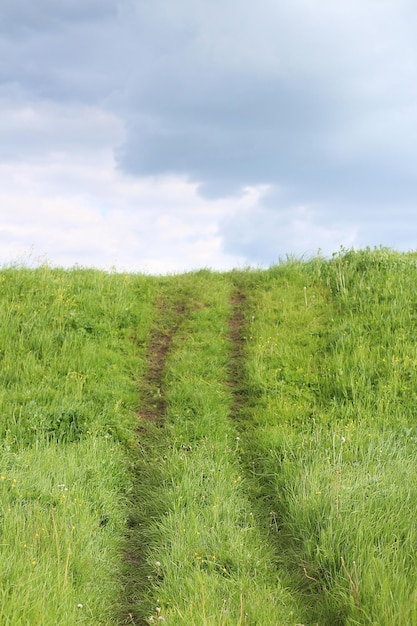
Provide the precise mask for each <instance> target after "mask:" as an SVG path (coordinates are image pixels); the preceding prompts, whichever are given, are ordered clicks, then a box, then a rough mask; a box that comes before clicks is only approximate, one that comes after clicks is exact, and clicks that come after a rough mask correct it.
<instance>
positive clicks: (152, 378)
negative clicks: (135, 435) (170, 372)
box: [138, 302, 186, 423]
mask: <svg viewBox="0 0 417 626" xmlns="http://www.w3.org/2000/svg"><path fill="white" fill-rule="evenodd" d="M185 312H186V307H185V304H184V303H181V304H179V305H177V306H176V308H175V309H174V311H168V310H167V307H166V304H165V303H163V302H162V303H161V304H160V320H161V321H160V324H158V325H157V326H156V328H155V329H154V331H153V333H152V335H151V340H150V343H149V347H148V350H147V355H146V362H147V367H146V371H145V375H144V377H143V379H142V382H141V406H140V409H139V411H138V415H139V417H140V418H141V419H143V420H145V421H152V422H157V423H162V422H163V419H164V415H165V409H166V404H165V397H164V391H163V377H164V371H165V362H166V359H167V356H168V353H169V351H170V349H171V345H172V340H173V338H174V336H175V334H176V333H177V331H178V329H179V327H180V325H181V323H182V321H183V318H184V315H185ZM171 317H172V321H171V323H169V322H168V323H167V319H166V318H171Z"/></svg>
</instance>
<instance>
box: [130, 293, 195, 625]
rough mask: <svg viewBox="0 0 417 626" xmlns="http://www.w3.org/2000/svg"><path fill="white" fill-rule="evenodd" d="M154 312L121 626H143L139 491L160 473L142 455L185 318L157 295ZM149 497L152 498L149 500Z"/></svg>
mask: <svg viewBox="0 0 417 626" xmlns="http://www.w3.org/2000/svg"><path fill="white" fill-rule="evenodd" d="M155 307H156V309H157V310H158V313H157V316H156V322H155V323H154V328H153V330H152V331H151V335H150V340H149V345H148V348H147V351H146V357H145V360H146V366H145V371H144V374H143V376H142V379H141V383H140V406H139V409H138V411H137V415H138V426H137V429H136V432H137V437H138V451H137V454H136V459H135V460H134V462H133V464H134V470H133V473H134V484H133V488H132V493H131V495H130V502H131V505H130V515H129V518H128V521H127V537H126V545H125V550H124V557H123V559H124V570H125V574H124V597H123V600H122V605H123V609H122V611H121V619H120V624H121V625H127V624H130V625H132V624H135V625H136V626H146V625H147V624H148V620H147V619H145V617H144V615H143V609H141V604H142V600H143V598H144V597H145V596H146V594H147V592H148V589H149V578H150V576H149V572H148V571H147V570H148V566H147V563H146V551H147V539H146V528H147V525H148V523H149V520H152V519H153V518H154V514H153V511H152V510H150V509H149V508H148V509H146V510H145V509H144V508H143V507H140V504H139V503H140V499H141V497H140V494H143V491H144V489H145V490H146V491H147V492H148V493H154V494H155V495H156V494H157V492H158V487H159V482H158V480H159V477H158V476H157V475H155V473H152V472H149V471H148V470H147V458H149V455H151V454H152V450H153V447H154V445H155V429H156V430H157V431H158V433H159V435H157V436H159V437H160V438H162V437H163V431H164V424H165V415H166V398H165V390H164V374H165V369H166V361H167V358H168V356H169V354H170V351H171V348H172V344H173V341H174V338H175V336H176V335H177V333H178V331H179V329H180V327H181V325H182V323H183V321H184V319H185V318H186V316H187V315H188V313H189V307H188V306H187V302H186V301H185V300H181V301H179V302H178V301H177V302H175V303H173V302H172V301H168V299H162V298H161V299H160V300H159V301H158V302H157V303H156V304H155ZM150 501H152V499H150Z"/></svg>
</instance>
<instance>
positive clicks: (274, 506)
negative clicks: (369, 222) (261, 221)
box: [0, 249, 417, 626]
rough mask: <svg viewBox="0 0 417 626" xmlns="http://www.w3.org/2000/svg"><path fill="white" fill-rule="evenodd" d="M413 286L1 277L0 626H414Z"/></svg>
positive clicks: (275, 274)
mask: <svg viewBox="0 0 417 626" xmlns="http://www.w3.org/2000/svg"><path fill="white" fill-rule="evenodd" d="M416 272H417V260H416V256H415V255H414V254H399V253H396V252H393V251H390V250H386V249H376V250H362V251H357V252H353V251H349V250H342V251H341V252H340V253H338V254H335V255H334V256H333V258H332V259H330V260H324V259H321V258H319V257H318V258H315V259H312V260H311V261H305V262H301V261H297V260H292V259H290V260H288V261H287V262H285V263H281V264H280V265H278V266H276V267H272V268H270V269H269V270H265V271H252V270H247V271H234V272H230V273H225V274H218V273H211V272H209V271H206V270H204V271H200V272H196V273H191V274H185V275H180V276H168V277H160V278H156V277H146V276H140V275H129V274H120V275H118V274H106V273H104V272H99V271H93V270H83V269H74V270H70V271H63V270H52V269H50V268H48V267H46V266H45V267H41V268H39V269H36V270H29V269H26V268H24V267H11V268H4V269H3V270H1V271H0V403H1V420H0V435H1V446H0V531H1V535H0V556H1V558H0V623H1V624H3V623H4V624H7V625H15V624H16V625H20V624H28V625H32V624H39V625H51V626H52V625H54V626H55V625H56V624H62V625H65V624H68V625H70V624H76V623H84V624H92V625H93V624H132V623H136V624H152V623H157V622H164V623H168V624H173V625H176V624H178V625H181V624H184V625H185V624H187V625H188V624H195V625H196V626H201V625H204V624H205V625H207V626H211V625H213V626H214V625H216V626H217V625H218V626H228V625H231V626H233V625H238V624H241V625H244V624H247V625H248V626H249V625H259V626H265V625H271V626H275V625H277V624H278V625H283V626H285V625H288V626H296V625H299V624H304V625H305V626H313V625H314V624H320V626H322V625H329V626H337V625H340V626H342V625H343V626H353V625H362V624H364V625H366V624H369V625H371V624H378V626H403V625H404V624H407V625H408V624H410V625H411V626H412V625H414V624H415V625H416V626H417V586H416V583H415V571H416V566H417V527H416V525H415V523H414V517H415V510H416V506H417V487H416V480H415V467H416V462H417V452H416V443H417V428H416V423H415V406H416V398H417V391H416V390H417V347H416V345H417V344H416V342H415V323H416V320H417V294H416V292H415V288H414V285H415V278H416ZM158 342H159V343H158ZM164 342H165V343H164ZM161 345H165V348H164V351H163V352H161V353H160V355H159V357H156V356H155V354H156V352H155V351H157V350H158V349H159V348H158V346H161ZM150 350H153V351H154V354H153V356H152V355H151V354H150ZM158 359H159V360H160V366H158V367H156V362H157V361H158ZM149 372H150V373H151V374H152V372H153V378H152V376H151V374H149ZM155 372H156V374H155ZM152 411H154V412H155V413H158V412H159V414H158V415H157V419H145V416H146V417H147V418H149V416H150V415H151V414H152ZM141 415H142V417H141Z"/></svg>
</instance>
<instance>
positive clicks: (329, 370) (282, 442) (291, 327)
mask: <svg viewBox="0 0 417 626" xmlns="http://www.w3.org/2000/svg"><path fill="white" fill-rule="evenodd" d="M415 272H416V265H415V260H414V258H413V257H411V256H407V255H399V254H396V253H393V252H390V251H387V250H378V251H372V252H371V251H369V250H366V251H362V252H359V253H353V252H350V251H349V252H342V253H341V254H340V255H337V256H335V257H334V258H333V260H332V261H330V262H328V263H320V262H318V261H317V260H316V261H314V262H312V263H310V264H308V263H307V264H295V265H294V264H293V265H291V264H290V265H287V266H286V267H281V268H277V269H276V270H275V271H274V275H275V280H274V281H272V282H271V277H267V276H265V277H263V281H262V283H261V285H260V286H258V287H257V290H256V291H252V296H251V301H252V307H253V309H252V314H253V320H252V318H251V322H250V327H251V333H252V337H253V338H252V340H251V342H250V343H249V345H248V363H247V385H248V389H249V393H250V395H251V397H252V398H253V397H257V401H256V403H255V407H254V409H253V415H252V424H256V431H253V430H251V431H250V432H251V437H252V438H254V439H255V441H256V446H255V447H253V448H252V451H251V455H252V458H253V459H254V462H256V464H257V466H258V473H259V476H260V477H259V480H260V482H261V485H262V487H261V489H263V492H264V495H265V497H266V496H267V497H268V498H269V501H270V504H271V506H273V507H274V509H273V510H274V516H275V518H276V519H277V524H278V525H279V526H280V528H281V531H280V532H281V534H282V536H283V537H285V539H284V541H283V540H282V539H280V538H277V542H278V543H280V544H281V546H282V549H283V552H284V555H285V561H286V562H287V566H288V567H289V568H290V569H292V570H293V571H294V572H295V571H297V569H298V574H299V587H300V588H303V587H304V588H305V594H306V596H308V598H309V601H310V602H311V613H310V614H311V618H312V619H314V620H316V621H318V622H319V623H326V624H379V625H385V624H386V625H387V626H388V625H394V624H398V625H400V624H415V623H417V613H416V595H415V593H416V587H415V580H414V577H413V575H412V572H413V571H414V570H415V567H416V551H415V546H416V542H417V531H416V527H415V524H414V523H413V511H414V510H415V506H416V504H417V490H416V487H415V484H416V483H415V479H414V476H415V462H416V456H415V455H416V453H415V438H416V434H417V431H416V427H415V423H414V412H415V410H414V405H415V399H414V395H413V394H414V387H415V382H416V369H415V368H416V362H415V359H416V347H415V341H414V336H413V335H414V333H413V320H414V316H415V309H416V306H415V305H416V299H415V296H414V292H413V283H414V278H415ZM266 283H268V285H269V286H268V287H267V286H266ZM304 287H305V288H306V289H304ZM305 296H307V299H306V297H305Z"/></svg>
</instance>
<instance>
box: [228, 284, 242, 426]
mask: <svg viewBox="0 0 417 626" xmlns="http://www.w3.org/2000/svg"><path fill="white" fill-rule="evenodd" d="M229 304H230V305H231V308H232V313H231V316H230V318H229V337H230V341H231V344H232V349H231V354H230V387H231V390H232V394H233V404H232V410H231V415H232V417H236V416H237V415H238V414H239V412H240V411H241V409H242V407H243V405H244V400H245V398H244V391H243V386H242V379H243V361H244V350H245V337H244V328H245V314H244V309H245V304H246V298H245V295H244V294H243V293H242V292H241V291H240V290H238V291H236V292H235V293H234V294H233V295H232V296H231V298H230V300H229Z"/></svg>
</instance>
